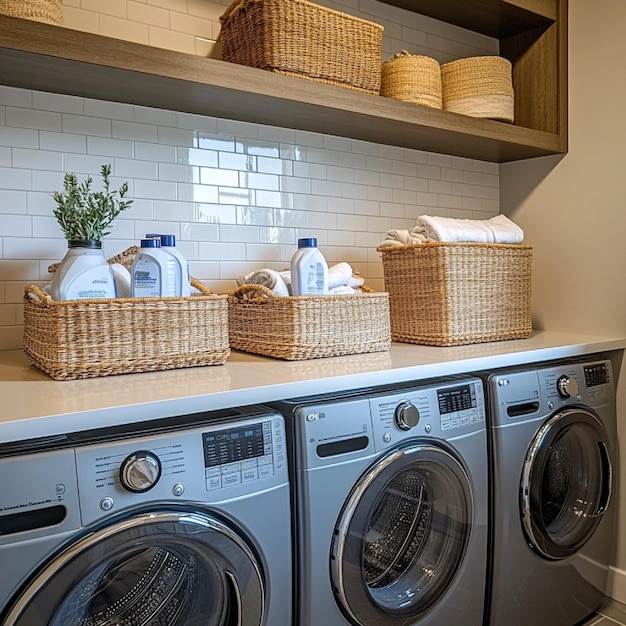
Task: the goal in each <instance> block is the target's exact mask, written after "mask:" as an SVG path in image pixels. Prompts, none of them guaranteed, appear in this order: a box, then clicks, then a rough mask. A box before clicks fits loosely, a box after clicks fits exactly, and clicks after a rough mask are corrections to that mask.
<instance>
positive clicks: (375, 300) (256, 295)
mask: <svg viewBox="0 0 626 626" xmlns="http://www.w3.org/2000/svg"><path fill="white" fill-rule="evenodd" d="M365 289H366V292H365V293H359V294H354V295H350V294H347V295H329V296H312V295H311V296H282V297H281V296H276V294H274V292H273V291H271V290H270V289H268V288H267V287H263V286H262V285H242V286H241V287H238V288H237V289H236V290H235V291H234V292H233V293H232V294H231V295H230V296H229V298H228V323H229V338H230V346H231V348H235V349H238V350H243V351H245V352H254V353H256V354H263V355H265V356H271V357H275V358H277V359H286V360H289V361H298V360H304V359H314V358H318V357H327V356H339V355H345V354H362V353H365V352H382V351H384V350H388V349H389V346H390V345H391V336H390V329H389V296H388V294H387V293H384V292H383V293H378V292H374V291H371V290H367V288H365Z"/></svg>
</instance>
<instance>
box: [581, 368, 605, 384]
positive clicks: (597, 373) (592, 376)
mask: <svg viewBox="0 0 626 626" xmlns="http://www.w3.org/2000/svg"><path fill="white" fill-rule="evenodd" d="M608 382H609V375H608V372H607V371H606V364H605V363H599V364H598V365H587V366H585V383H586V384H587V387H595V386H597V385H605V384H606V383H608Z"/></svg>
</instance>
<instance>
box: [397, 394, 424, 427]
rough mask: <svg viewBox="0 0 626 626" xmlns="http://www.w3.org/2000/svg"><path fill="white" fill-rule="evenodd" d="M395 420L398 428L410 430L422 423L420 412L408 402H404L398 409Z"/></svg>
mask: <svg viewBox="0 0 626 626" xmlns="http://www.w3.org/2000/svg"><path fill="white" fill-rule="evenodd" d="M394 420H395V422H396V425H397V426H398V428H401V429H402V430H410V429H411V428H413V427H414V426H417V424H418V422H419V421H420V412H419V411H418V410H417V409H416V408H415V406H414V405H412V404H411V403H410V402H409V401H408V400H404V401H403V402H400V404H398V406H397V407H396V412H395V414H394Z"/></svg>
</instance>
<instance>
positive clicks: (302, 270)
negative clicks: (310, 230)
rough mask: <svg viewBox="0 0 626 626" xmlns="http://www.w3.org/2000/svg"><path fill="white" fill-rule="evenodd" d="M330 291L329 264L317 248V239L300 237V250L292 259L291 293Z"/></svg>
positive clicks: (318, 293)
mask: <svg viewBox="0 0 626 626" xmlns="http://www.w3.org/2000/svg"><path fill="white" fill-rule="evenodd" d="M327 293H328V264H327V263H326V259H325V258H324V255H323V254H322V253H321V252H320V251H319V250H318V248H317V239H316V238H315V237H307V238H306V239H298V251H297V252H296V253H295V254H294V255H293V258H292V259H291V295H292V296H306V295H324V294H327Z"/></svg>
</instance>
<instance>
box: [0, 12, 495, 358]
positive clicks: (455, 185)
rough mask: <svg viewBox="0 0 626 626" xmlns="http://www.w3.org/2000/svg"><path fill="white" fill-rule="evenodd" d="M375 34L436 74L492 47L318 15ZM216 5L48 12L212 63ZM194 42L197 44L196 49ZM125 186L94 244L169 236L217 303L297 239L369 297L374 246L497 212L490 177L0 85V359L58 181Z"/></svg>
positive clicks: (13, 340) (43, 271) (42, 266)
mask: <svg viewBox="0 0 626 626" xmlns="http://www.w3.org/2000/svg"><path fill="white" fill-rule="evenodd" d="M321 3H322V4H324V5H326V6H331V7H332V8H336V9H339V10H343V11H345V12H347V13H351V14H353V15H358V16H360V17H364V18H366V19H371V20H373V21H377V22H379V23H381V24H383V25H384V26H385V37H384V41H383V47H384V55H385V57H386V58H390V57H391V56H392V55H393V53H395V52H397V51H399V50H401V49H406V50H408V51H409V52H411V53H419V54H430V55H431V56H434V57H435V58H437V59H438V60H440V61H442V62H443V61H446V60H449V59H451V58H458V57H461V56H469V55H472V54H494V53H496V54H497V52H498V50H497V41H495V40H491V39H489V38H487V37H483V36H480V35H476V34H475V33H471V32H469V31H465V30H463V29H459V28H456V27H453V26H450V25H447V24H443V23H441V22H437V21H435V20H431V19H428V18H424V17H423V16H418V15H414V14H412V13H409V12H406V11H402V10H401V9H396V8H395V7H391V6H388V5H385V4H381V3H379V2H377V1H376V0H344V1H343V2H341V3H339V2H330V1H328V0H323V1H322V2H321ZM226 4H227V2H223V3H222V2H218V3H213V2H207V1H205V0H141V1H132V0H109V2H107V3H101V2H98V1H96V0H64V13H65V20H66V26H68V27H70V28H77V29H81V30H87V31H91V32H96V33H99V34H103V35H110V36H115V37H122V38H127V39H132V40H134V41H141V42H142V43H146V44H149V45H154V46H159V47H165V48H171V49H176V50H182V51H184V52H190V53H195V54H215V51H216V48H214V47H211V41H210V40H211V39H212V40H216V39H217V38H218V35H219V16H220V15H221V13H222V12H223V10H224V8H225V6H226ZM199 41H201V42H202V43H201V44H199V43H198V42H199ZM104 163H110V164H111V165H112V169H113V179H112V184H113V186H114V188H118V187H119V186H120V185H121V184H122V183H123V182H124V181H127V182H128V183H129V187H130V191H129V196H130V197H131V198H133V199H134V202H133V205H132V207H131V208H130V209H129V210H128V211H127V212H125V213H124V214H122V215H121V216H120V217H119V218H118V219H117V220H116V222H115V224H114V226H113V229H112V232H111V234H110V235H109V236H108V237H107V238H106V239H105V242H104V246H105V254H107V256H113V255H114V254H117V253H118V252H120V251H121V250H123V249H125V248H126V247H128V246H130V245H133V244H135V243H137V241H138V240H139V239H140V238H141V237H142V236H143V235H144V234H145V233H146V232H150V231H152V232H154V231H160V232H166V233H172V234H174V235H176V238H177V241H178V245H179V247H180V249H181V251H182V252H183V253H184V254H185V256H186V257H187V258H188V259H189V261H190V268H191V272H192V274H193V275H194V276H196V277H197V278H199V279H200V280H202V281H204V282H205V283H206V284H207V285H208V286H209V287H210V288H212V289H213V290H214V291H216V292H218V293H225V292H229V291H231V290H232V289H233V288H234V286H235V283H234V280H233V279H234V277H235V276H236V275H237V274H238V273H241V272H247V271H251V270H253V269H258V268H260V267H272V268H275V269H283V268H284V267H286V265H287V264H288V261H289V259H290V258H291V255H292V254H293V252H294V250H295V248H296V241H297V239H298V238H299V237H303V236H316V237H317V238H318V241H319V245H320V247H321V249H322V251H323V252H324V254H325V256H326V257H327V259H328V261H329V262H330V263H331V264H332V263H334V262H338V261H347V262H349V263H351V264H352V265H353V267H354V269H355V270H356V271H358V272H360V273H361V274H362V275H363V276H365V278H366V280H367V283H368V284H369V285H370V286H371V287H373V288H374V289H382V288H383V281H382V265H381V263H380V257H379V255H378V253H377V252H376V251H375V248H376V245H377V244H378V243H379V242H380V240H381V239H382V238H383V235H384V233H385V232H386V231H387V230H388V229H389V228H408V227H410V226H412V225H413V223H414V221H415V218H416V217H417V216H418V215H420V214H422V213H430V214H437V215H449V216H454V217H468V218H487V217H491V216H492V215H494V214H496V213H498V211H499V175H498V166H497V165H496V164H492V163H484V162H481V161H474V160H470V159H463V158H457V157H451V156H445V155H439V154H431V153H426V152H421V151H416V150H408V149H403V148H396V147H391V146H385V145H378V144H372V143H367V142H362V141H356V140H351V139H345V138H341V137H333V136H328V135H322V134H317V133H309V132H301V131H295V130H289V129H283V128H274V127H269V126H260V125H256V124H247V123H243V122H235V121H229V120H221V119H217V118H211V117H203V116H197V115H188V114H182V113H176V112H172V111H162V110H155V109H150V108H146V107H139V106H132V105H125V104H119V103H111V102H103V101H96V100H90V99H86V98H78V97H69V96H61V95H56V94H45V93H39V92H33V91H28V90H20V89H14V88H9V87H6V86H0V350H6V349H15V348H19V347H20V346H21V329H22V307H21V303H22V297H23V290H24V286H25V285H27V284H28V283H31V282H35V283H38V284H43V283H45V282H46V281H47V280H48V279H49V276H48V273H47V268H48V265H49V264H50V263H52V262H55V261H58V260H59V259H61V258H62V257H63V255H64V254H65V250H66V242H65V240H64V239H63V235H62V233H61V230H60V229H59V227H58V225H57V224H56V221H55V219H54V217H53V215H52V209H53V206H54V203H53V200H52V198H51V193H52V191H54V190H56V189H61V188H62V185H63V174H64V173H65V172H75V173H77V174H78V175H79V177H80V178H84V177H86V176H88V175H90V176H92V177H93V178H94V183H95V184H97V183H99V172H100V167H101V165H102V164H104Z"/></svg>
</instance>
